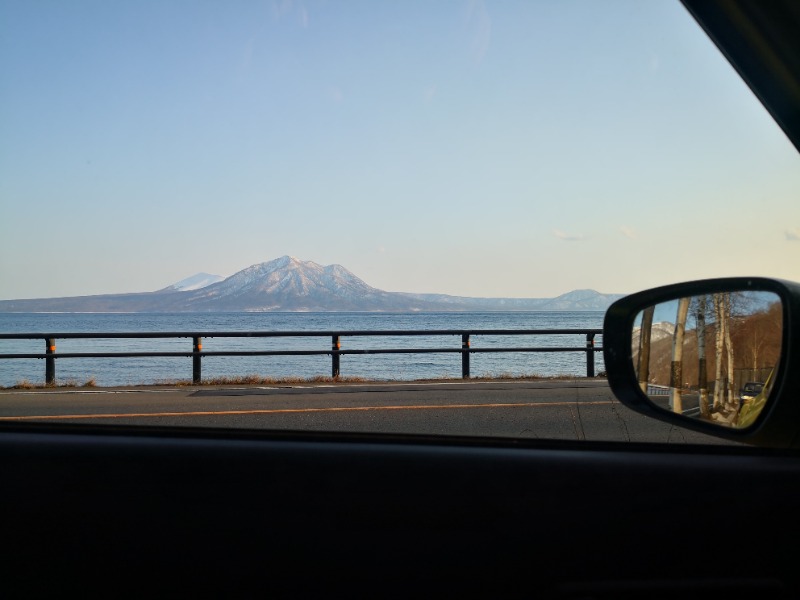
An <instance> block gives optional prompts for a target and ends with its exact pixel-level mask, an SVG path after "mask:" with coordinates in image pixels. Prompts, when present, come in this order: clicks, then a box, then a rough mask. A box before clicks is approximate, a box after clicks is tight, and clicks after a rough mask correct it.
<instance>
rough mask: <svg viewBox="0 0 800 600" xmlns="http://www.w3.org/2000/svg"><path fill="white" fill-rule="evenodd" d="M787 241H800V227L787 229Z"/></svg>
mask: <svg viewBox="0 0 800 600" xmlns="http://www.w3.org/2000/svg"><path fill="white" fill-rule="evenodd" d="M785 234H786V241H788V242H800V229H787V230H786V231H785Z"/></svg>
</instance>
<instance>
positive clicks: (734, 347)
mask: <svg viewBox="0 0 800 600" xmlns="http://www.w3.org/2000/svg"><path fill="white" fill-rule="evenodd" d="M782 320H783V311H782V306H781V300H780V298H779V297H778V295H777V294H775V293H773V292H753V291H742V292H722V293H715V294H707V295H702V296H693V297H689V298H679V299H677V300H673V301H671V302H664V303H662V304H657V305H655V306H650V307H648V308H646V309H645V310H643V311H642V312H640V313H639V315H638V316H637V318H636V321H635V323H634V331H633V337H632V344H633V349H632V350H633V353H632V356H633V361H634V368H635V369H636V373H637V375H638V378H639V385H640V386H641V388H642V391H643V392H644V393H645V394H647V396H648V397H649V398H650V400H651V401H652V402H653V403H654V404H655V405H656V406H657V407H659V408H662V409H664V410H669V411H671V412H676V413H681V414H683V415H685V416H689V417H693V418H697V419H702V420H705V421H709V422H713V423H717V424H720V425H727V426H730V427H736V428H744V427H748V426H750V425H752V424H753V422H755V420H756V418H757V417H758V415H759V413H760V412H761V410H762V409H763V408H764V405H765V403H766V400H767V397H768V396H769V393H770V391H771V387H772V383H773V381H774V375H775V370H776V368H777V365H778V362H779V360H780V354H781V339H782V332H783V322H782Z"/></svg>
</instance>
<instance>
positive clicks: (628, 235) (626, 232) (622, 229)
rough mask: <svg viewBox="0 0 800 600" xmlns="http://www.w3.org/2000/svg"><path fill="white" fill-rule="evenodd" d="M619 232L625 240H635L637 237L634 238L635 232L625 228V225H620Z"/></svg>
mask: <svg viewBox="0 0 800 600" xmlns="http://www.w3.org/2000/svg"><path fill="white" fill-rule="evenodd" d="M619 230H620V232H621V233H622V235H624V236H625V237H626V238H629V239H632V240H635V239H636V237H637V236H636V232H635V231H634V230H633V229H631V228H630V227H626V226H625V225H622V226H621V227H620V228H619Z"/></svg>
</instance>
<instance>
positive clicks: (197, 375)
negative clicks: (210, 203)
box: [0, 329, 603, 385]
mask: <svg viewBox="0 0 800 600" xmlns="http://www.w3.org/2000/svg"><path fill="white" fill-rule="evenodd" d="M602 332H603V330H602V329H536V330H533V329H483V330H477V329H475V330H454V329H438V330H437V329H434V330H410V331H409V330H406V331H392V330H375V331H205V332H186V331H181V332H146V333H142V332H130V333H128V332H125V333H1V334H0V340H37V339H39V340H44V342H45V352H44V353H43V354H0V360H2V359H25V358H28V359H43V360H44V361H45V382H46V383H47V384H49V385H52V384H55V382H56V359H65V358H142V357H147V358H152V357H191V358H192V382H193V383H200V382H201V380H202V360H203V357H206V356H302V355H309V356H311V355H329V356H330V357H331V376H332V377H338V376H339V375H340V374H341V373H340V357H341V356H342V355H346V354H437V353H460V354H461V376H462V378H463V379H469V377H470V360H469V359H470V355H472V354H476V353H502V352H583V353H585V355H586V376H587V377H594V354H595V352H601V351H602V348H601V347H598V346H595V339H594V338H595V336H596V335H598V334H601V333H602ZM447 335H453V336H460V337H461V346H460V347H452V348H372V349H357V348H348V349H342V346H341V340H342V338H344V337H348V338H349V337H389V336H391V337H397V336H403V337H406V336H418V337H423V336H427V337H431V336H447ZM473 335H482V336H484V335H486V336H537V335H585V336H586V338H585V340H586V343H585V345H584V346H581V347H552V346H538V347H505V348H491V347H489V348H472V347H471V339H470V338H471V336H473ZM242 337H250V338H275V337H287V338H288V337H320V338H329V339H330V340H331V346H330V348H329V349H324V350H216V351H204V350H203V339H204V338H242ZM131 338H137V339H138V338H149V339H164V338H172V339H175V338H191V340H192V350H191V351H188V350H187V351H186V352H60V353H57V352H56V340H59V339H61V340H64V339H98V340H99V339H131Z"/></svg>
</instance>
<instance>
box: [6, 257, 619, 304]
mask: <svg viewBox="0 0 800 600" xmlns="http://www.w3.org/2000/svg"><path fill="white" fill-rule="evenodd" d="M214 277H215V276H213V275H207V274H205V273H201V274H198V275H196V276H194V277H190V278H188V279H185V280H183V281H179V282H178V283H176V284H174V285H172V286H169V287H167V288H164V289H163V290H159V291H157V292H146V293H140V294H106V295H101V296H81V297H73V298H48V299H39V300H3V301H0V312H47V311H61V312H213V311H247V312H254V311H320V312H325V311H384V312H411V311H413V312H420V311H524V310H605V309H606V308H607V307H608V305H609V304H610V303H611V302H613V301H614V300H615V299H617V298H619V297H620V295H618V294H600V293H598V292H595V291H593V290H576V291H574V292H569V293H567V294H563V295H561V296H559V297H557V298H464V297H459V296H447V295H444V294H407V293H402V292H385V291H383V290H379V289H377V288H374V287H372V286H370V285H368V284H367V283H366V282H364V281H363V280H361V279H359V278H358V277H357V276H356V275H354V274H353V273H351V272H350V271H348V270H347V269H345V268H344V267H343V266H341V265H327V266H323V265H319V264H317V263H315V262H311V261H302V260H299V259H297V258H294V257H292V256H283V257H281V258H278V259H275V260H271V261H269V262H264V263H259V264H256V265H252V266H250V267H247V268H246V269H243V270H241V271H239V272H238V273H235V274H233V275H231V276H230V277H228V278H227V279H223V280H221V281H216V282H213V283H209V284H208V285H206V282H208V281H209V278H214Z"/></svg>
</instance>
